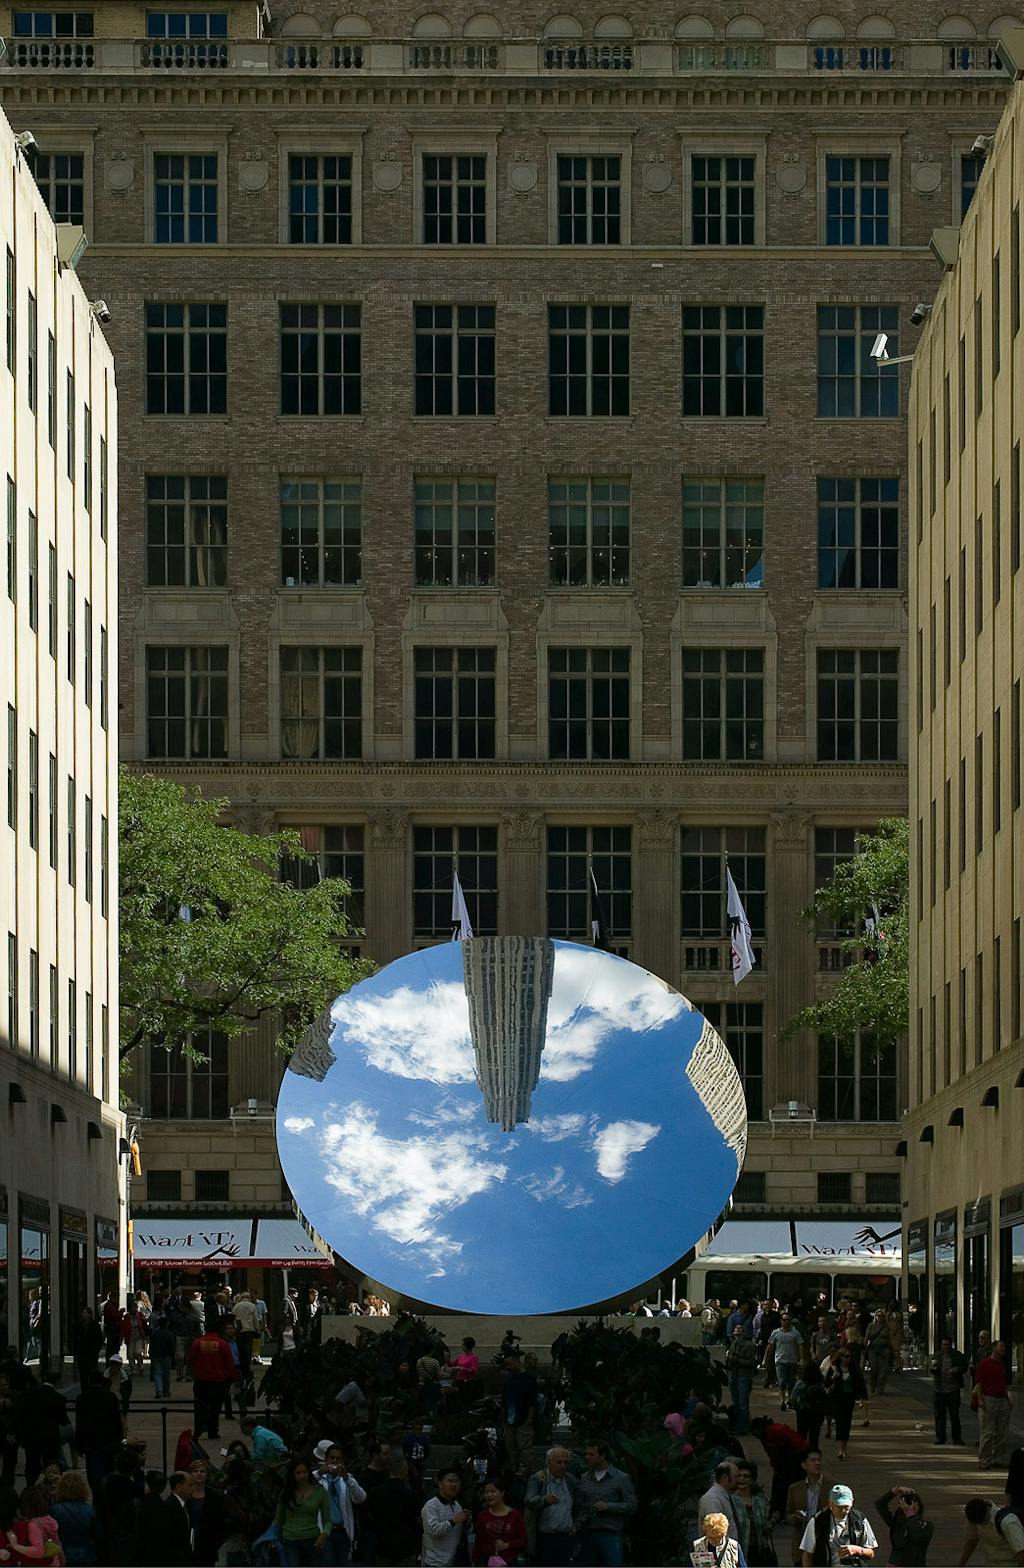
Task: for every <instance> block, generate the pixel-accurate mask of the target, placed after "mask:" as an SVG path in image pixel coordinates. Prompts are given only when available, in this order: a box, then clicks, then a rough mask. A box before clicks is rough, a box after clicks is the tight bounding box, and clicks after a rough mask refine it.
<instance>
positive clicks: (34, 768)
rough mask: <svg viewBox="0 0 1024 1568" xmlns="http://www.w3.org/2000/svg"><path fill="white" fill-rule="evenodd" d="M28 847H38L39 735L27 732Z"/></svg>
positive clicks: (33, 731) (31, 731)
mask: <svg viewBox="0 0 1024 1568" xmlns="http://www.w3.org/2000/svg"><path fill="white" fill-rule="evenodd" d="M28 847H29V849H38V848H39V736H38V735H37V734H36V732H35V730H29V732H28Z"/></svg>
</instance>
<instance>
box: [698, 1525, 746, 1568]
mask: <svg viewBox="0 0 1024 1568" xmlns="http://www.w3.org/2000/svg"><path fill="white" fill-rule="evenodd" d="M703 1528H704V1533H703V1535H698V1537H697V1539H696V1540H695V1541H693V1542H692V1544H691V1550H690V1561H691V1562H693V1563H714V1564H715V1568H747V1559H746V1558H745V1557H744V1555H743V1551H742V1548H741V1547H740V1543H739V1541H734V1540H732V1539H731V1537H730V1535H729V1521H728V1519H727V1518H726V1517H725V1515H724V1514H708V1516H707V1518H706V1519H705V1520H704V1527H703Z"/></svg>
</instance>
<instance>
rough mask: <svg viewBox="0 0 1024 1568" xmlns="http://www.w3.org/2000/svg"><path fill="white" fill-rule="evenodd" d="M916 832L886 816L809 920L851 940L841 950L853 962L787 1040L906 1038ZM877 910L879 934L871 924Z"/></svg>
mask: <svg viewBox="0 0 1024 1568" xmlns="http://www.w3.org/2000/svg"><path fill="white" fill-rule="evenodd" d="M909 901H910V828H909V823H908V822H907V820H906V818H905V817H886V818H885V819H884V820H883V821H881V822H880V823H879V824H878V827H877V828H876V829H875V831H874V832H873V833H863V834H860V835H859V836H858V839H857V853H856V854H855V855H854V856H853V858H852V859H851V860H847V861H843V862H842V863H841V864H840V865H838V866H837V867H836V869H835V871H834V872H833V873H832V875H831V877H830V878H829V880H828V881H827V882H826V883H825V885H824V887H820V888H819V889H818V891H817V892H816V893H815V895H814V902H813V903H812V904H811V906H810V908H809V909H805V910H804V911H803V916H802V918H803V919H804V920H807V921H811V922H813V923H814V924H815V925H818V926H820V925H822V924H823V923H825V922H826V921H827V922H828V924H830V925H832V926H834V927H835V928H837V929H838V930H841V931H846V932H848V933H849V935H847V936H845V937H842V938H839V939H837V941H836V946H837V947H840V948H842V950H843V951H844V952H845V953H849V954H851V955H852V958H851V962H850V964H849V966H848V967H847V968H846V969H844V970H843V971H842V975H841V978H840V980H839V983H838V985H837V986H836V988H835V990H833V991H832V992H831V994H830V995H829V996H828V997H826V998H825V999H824V1000H822V1001H820V1002H816V1003H814V1005H813V1006H811V1007H805V1008H803V1009H802V1011H801V1012H799V1013H797V1014H795V1016H794V1017H793V1018H791V1019H790V1021H789V1023H788V1024H787V1025H786V1028H785V1030H784V1031H783V1033H784V1035H787V1036H788V1035H792V1034H795V1033H796V1032H797V1031H798V1030H800V1029H813V1030H814V1031H815V1033H817V1034H826V1035H838V1036H840V1037H842V1038H847V1037H849V1036H850V1035H853V1034H856V1033H857V1032H858V1031H860V1032H863V1033H866V1034H869V1035H873V1036H874V1037H875V1038H876V1039H878V1040H892V1039H895V1038H896V1036H898V1035H901V1034H905V1033H906V1030H907V1025H908V1020H909V1015H910V1000H909V981H910V952H909V940H910V922H909ZM875 910H877V911H878V917H879V919H878V929H877V931H871V930H870V929H865V922H866V921H868V920H873V919H874V911H875Z"/></svg>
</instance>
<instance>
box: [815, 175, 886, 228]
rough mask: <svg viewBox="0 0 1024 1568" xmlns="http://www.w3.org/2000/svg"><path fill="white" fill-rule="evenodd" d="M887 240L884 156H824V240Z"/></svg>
mask: <svg viewBox="0 0 1024 1568" xmlns="http://www.w3.org/2000/svg"><path fill="white" fill-rule="evenodd" d="M888 243H889V160H888V158H871V157H856V156H854V157H846V158H834V157H828V158H826V159H825V244H826V245H888Z"/></svg>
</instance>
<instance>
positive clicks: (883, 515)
mask: <svg viewBox="0 0 1024 1568" xmlns="http://www.w3.org/2000/svg"><path fill="white" fill-rule="evenodd" d="M817 516H819V588H899V586H900V481H899V480H895V478H894V480H873V478H872V480H869V478H855V480H850V478H834V480H825V478H819V481H817Z"/></svg>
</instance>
